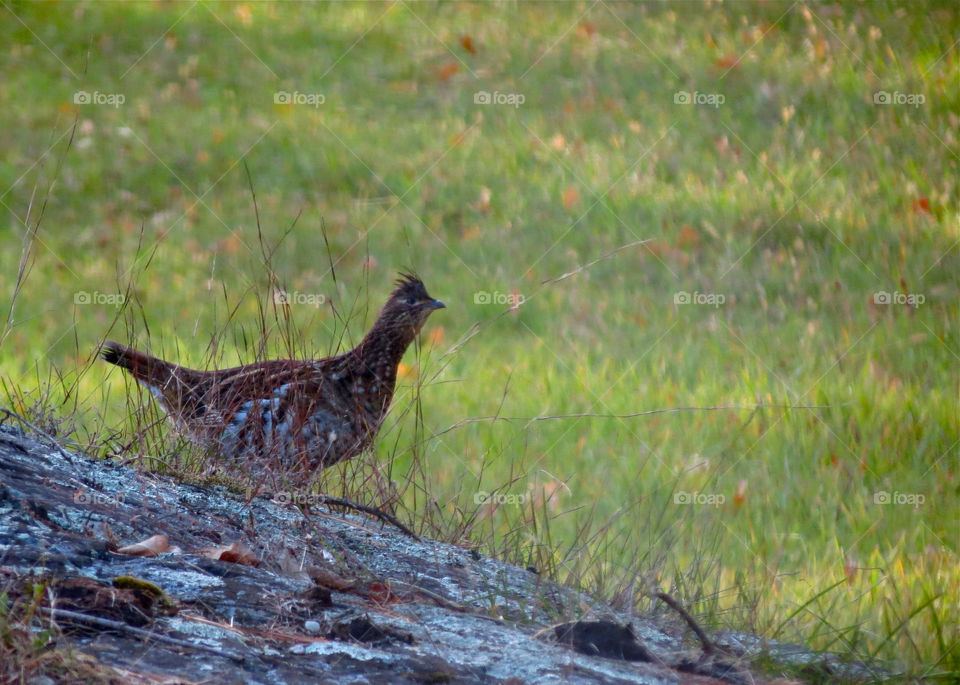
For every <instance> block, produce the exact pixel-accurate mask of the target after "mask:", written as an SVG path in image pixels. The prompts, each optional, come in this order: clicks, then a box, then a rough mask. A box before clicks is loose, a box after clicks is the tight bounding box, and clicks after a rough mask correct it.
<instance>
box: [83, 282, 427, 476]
mask: <svg viewBox="0 0 960 685" xmlns="http://www.w3.org/2000/svg"><path fill="white" fill-rule="evenodd" d="M440 307H443V304H442V303H440V302H438V301H437V300H434V299H433V298H432V297H430V296H429V295H428V294H427V291H426V289H425V288H424V286H423V283H422V282H421V281H420V279H419V278H417V277H416V276H412V275H403V276H402V277H401V279H400V280H399V281H398V283H397V288H396V289H395V290H394V291H393V293H392V294H391V295H390V298H389V299H388V300H387V303H386V305H385V306H384V307H383V309H382V310H381V312H380V314H379V315H378V317H377V320H376V322H375V323H374V325H373V327H372V328H371V329H370V330H369V331H368V332H367V334H366V335H365V336H364V338H363V340H361V341H360V343H359V344H358V345H357V346H356V347H355V348H353V349H352V350H349V351H348V352H344V353H343V354H340V355H337V356H335V357H327V358H324V359H315V360H292V359H278V360H272V361H264V362H258V363H255V364H248V365H245V366H238V367H236V368H232V369H223V370H215V371H197V370H194V369H188V368H186V367H183V366H178V365H176V364H172V363H170V362H166V361H163V360H161V359H157V358H156V357H152V356H150V355H147V354H144V353H142V352H138V351H137V350H134V349H133V348H130V347H126V346H124V345H120V344H118V343H113V342H106V343H104V349H103V353H102V356H103V358H104V359H105V360H106V361H108V362H110V363H112V364H116V365H117V366H120V367H122V368H124V369H126V370H127V371H129V372H130V373H131V374H132V375H133V377H134V378H136V379H137V381H139V382H140V383H141V384H143V385H144V386H146V387H147V388H149V390H150V392H151V393H152V394H153V396H154V397H155V398H156V399H157V401H158V402H159V404H160V406H161V407H162V408H163V409H164V411H165V412H166V413H167V414H168V416H169V417H170V419H171V420H172V421H173V423H174V425H175V426H176V427H177V428H178V429H179V430H180V431H182V432H183V433H184V434H185V435H187V436H188V437H189V438H190V439H191V440H193V441H194V442H195V443H197V444H199V445H201V446H203V447H204V448H212V449H213V450H214V451H216V452H218V453H219V454H221V455H222V456H223V457H226V458H228V459H237V460H244V461H250V462H253V463H256V464H259V465H262V466H269V467H271V468H278V469H281V470H284V471H287V470H292V469H297V470H300V469H307V470H315V469H322V468H325V467H327V466H330V465H332V464H335V463H337V462H340V461H343V460H344V459H350V458H351V457H354V456H356V455H357V454H359V453H360V452H362V451H363V450H364V449H366V448H367V447H368V446H369V445H370V444H371V443H372V442H373V440H374V438H375V437H376V434H377V431H378V430H379V428H380V425H381V423H382V422H383V419H384V417H385V416H386V413H387V410H388V408H389V406H390V401H391V399H392V398H393V392H394V387H395V384H396V378H397V366H398V365H399V363H400V360H401V358H402V357H403V354H404V352H405V351H406V349H407V347H408V346H409V345H410V343H411V342H413V340H414V339H415V338H416V336H417V334H418V333H419V331H420V328H421V327H422V326H423V323H424V322H425V321H426V319H427V317H428V316H429V315H430V314H431V313H432V312H433V311H435V310H436V309H438V308H440Z"/></svg>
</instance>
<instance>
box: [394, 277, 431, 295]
mask: <svg viewBox="0 0 960 685" xmlns="http://www.w3.org/2000/svg"><path fill="white" fill-rule="evenodd" d="M395 285H396V288H394V291H393V293H391V296H396V295H411V294H413V295H420V296H423V297H425V296H426V294H427V289H426V287H425V286H424V285H423V281H421V280H420V277H419V276H417V274H416V273H415V272H413V271H406V272H404V271H401V272H400V273H399V277H398V278H397V280H396V281H395Z"/></svg>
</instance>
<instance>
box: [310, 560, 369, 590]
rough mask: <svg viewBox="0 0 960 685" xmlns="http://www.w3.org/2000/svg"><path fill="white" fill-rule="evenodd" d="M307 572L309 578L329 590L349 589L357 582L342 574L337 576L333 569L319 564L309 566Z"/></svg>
mask: <svg viewBox="0 0 960 685" xmlns="http://www.w3.org/2000/svg"><path fill="white" fill-rule="evenodd" d="M307 572H308V573H309V574H310V579H311V580H312V581H313V582H314V583H315V584H316V585H320V586H322V587H325V588H329V589H331V590H349V589H350V588H352V587H353V586H354V585H356V584H357V581H355V580H349V579H347V578H344V577H343V576H338V575H337V574H336V573H334V572H333V571H329V570H327V569H325V568H321V567H319V566H311V567H310V568H309V569H308V570H307Z"/></svg>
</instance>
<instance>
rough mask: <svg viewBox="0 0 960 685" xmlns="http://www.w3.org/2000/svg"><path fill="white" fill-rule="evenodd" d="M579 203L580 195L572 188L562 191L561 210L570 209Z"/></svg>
mask: <svg viewBox="0 0 960 685" xmlns="http://www.w3.org/2000/svg"><path fill="white" fill-rule="evenodd" d="M578 202H580V193H579V192H577V189H576V188H574V187H573V186H570V187H569V188H567V189H566V190H565V191H563V208H564V209H572V208H573V206H574V205H576V204H577V203H578Z"/></svg>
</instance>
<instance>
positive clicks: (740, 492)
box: [733, 480, 747, 507]
mask: <svg viewBox="0 0 960 685" xmlns="http://www.w3.org/2000/svg"><path fill="white" fill-rule="evenodd" d="M746 501H747V481H746V480H741V481H740V482H739V483H737V491H736V492H735V493H734V495H733V503H734V504H735V505H736V506H738V507H739V506H741V505H742V504H743V503H744V502H746Z"/></svg>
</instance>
